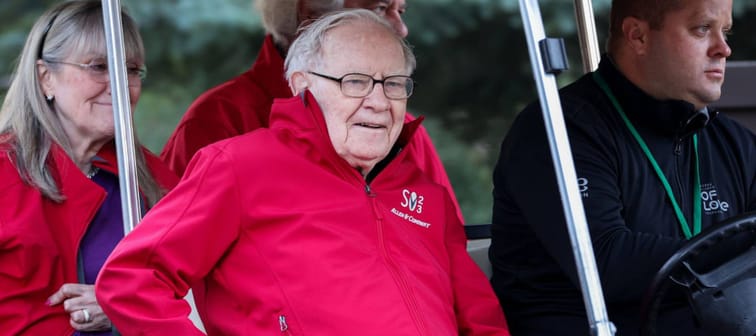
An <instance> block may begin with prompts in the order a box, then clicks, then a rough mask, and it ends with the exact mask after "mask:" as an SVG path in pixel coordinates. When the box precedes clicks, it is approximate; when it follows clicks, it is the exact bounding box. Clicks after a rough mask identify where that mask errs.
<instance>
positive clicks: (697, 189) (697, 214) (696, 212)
mask: <svg viewBox="0 0 756 336" xmlns="http://www.w3.org/2000/svg"><path fill="white" fill-rule="evenodd" d="M593 79H594V80H596V83H598V85H599V87H601V89H602V90H604V93H606V95H607V96H608V97H609V100H611V101H612V104H613V105H614V108H615V109H617V112H619V114H620V116H621V117H622V120H623V121H624V122H625V125H627V128H628V130H630V133H632V134H633V137H635V140H636V141H638V144H639V145H640V147H641V149H642V150H643V153H645V154H646V157H647V158H648V161H649V162H651V166H653V167H654V171H656V175H657V176H659V180H660V181H661V183H662V185H664V190H666V191H667V196H669V200H670V201H671V202H672V206H673V207H674V208H675V214H677V220H678V221H679V222H680V227H681V228H682V231H683V234H685V238H686V239H690V238H691V237H693V236H695V235H697V234H699V233H700V232H701V202H699V201H698V200H697V198H698V195H700V194H701V172H700V169H699V163H698V136H697V135H695V134H694V135H693V149H694V151H695V158H696V162H695V170H696V172H695V174H696V180H695V182H694V185H693V233H691V232H690V227H689V226H688V221H687V220H685V215H683V212H682V210H681V209H680V205H679V204H678V203H677V199H675V194H674V193H672V187H671V186H670V185H669V181H667V178H666V177H665V176H664V172H662V170H661V168H660V167H659V164H658V163H657V162H656V159H654V156H653V154H651V150H649V149H648V146H647V145H646V142H645V141H643V138H641V136H640V134H639V133H638V131H637V130H636V129H635V127H633V124H632V123H631V122H630V119H628V118H627V115H625V111H624V110H623V109H622V106H620V104H619V102H617V98H615V97H614V95H613V94H612V91H611V90H610V89H609V86H608V85H606V82H605V81H604V79H603V78H602V77H601V75H600V74H599V73H598V71H595V72H593Z"/></svg>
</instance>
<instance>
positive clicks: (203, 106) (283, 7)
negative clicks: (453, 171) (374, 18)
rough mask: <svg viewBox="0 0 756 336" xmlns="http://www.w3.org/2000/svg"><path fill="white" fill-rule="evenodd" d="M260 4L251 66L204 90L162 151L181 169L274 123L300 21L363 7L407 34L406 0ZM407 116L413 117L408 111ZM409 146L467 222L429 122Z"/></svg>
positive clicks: (262, 0) (286, 92) (287, 93)
mask: <svg viewBox="0 0 756 336" xmlns="http://www.w3.org/2000/svg"><path fill="white" fill-rule="evenodd" d="M257 4H258V8H259V10H260V12H261V14H262V19H263V24H264V25H265V28H266V31H267V32H268V36H266V37H265V41H264V42H263V46H262V48H261V49H260V53H259V55H258V56H257V60H255V63H254V64H253V65H252V68H251V69H249V70H248V71H246V72H244V73H243V74H241V75H239V76H238V77H235V78H233V79H231V80H229V81H227V82H225V83H223V84H221V85H219V86H216V87H214V88H212V89H210V90H208V91H207V92H205V93H203V94H202V95H201V96H199V97H198V98H197V99H196V100H195V101H194V102H193V103H192V105H191V106H190V107H189V109H188V110H187V111H186V113H185V114H184V116H183V117H182V118H181V121H179V124H178V126H176V129H175V130H174V132H173V134H171V136H170V138H169V139H168V142H167V143H166V145H165V147H164V148H163V151H162V153H161V154H160V157H161V158H162V159H163V161H164V162H166V163H167V164H168V166H169V167H171V169H173V171H174V172H176V174H179V175H183V174H184V171H185V170H186V167H187V164H188V163H189V160H190V159H191V158H192V156H193V155H194V154H195V153H196V152H197V151H198V150H199V149H200V148H202V147H205V146H207V145H209V144H211V143H214V142H216V141H220V140H223V139H227V138H230V137H234V136H237V135H241V134H244V133H247V132H250V131H253V130H256V129H258V128H267V127H268V126H269V117H270V108H271V105H272V104H273V100H274V99H275V98H289V97H291V96H292V93H291V90H290V89H289V87H288V84H287V82H286V78H285V76H284V70H283V69H284V67H283V58H284V57H286V53H287V51H288V48H289V45H290V44H291V42H292V41H293V40H294V37H295V35H296V32H297V28H298V27H299V25H300V24H301V23H303V22H304V23H306V22H308V21H311V20H313V19H317V18H318V17H320V16H322V15H323V14H326V13H328V12H332V11H335V10H339V9H342V8H364V9H369V10H372V11H374V12H376V13H377V14H379V15H380V16H382V17H383V18H384V19H386V21H388V22H389V23H390V24H391V26H392V27H393V28H394V30H396V32H397V33H398V34H399V35H400V36H402V37H406V36H407V34H408V30H407V26H406V25H405V24H404V21H403V20H402V14H403V13H404V11H405V9H406V4H405V0H289V1H281V0H258V3H257ZM405 118H406V120H407V121H412V120H414V117H413V116H411V115H410V114H409V113H407V115H406V117H405ZM405 150H409V151H412V152H413V153H414V154H413V155H412V158H413V160H415V161H416V163H417V164H418V166H419V167H420V169H421V170H422V171H423V172H425V173H426V174H427V175H428V176H430V177H431V178H432V179H433V180H434V181H435V182H437V183H439V184H441V185H443V186H444V187H445V188H446V190H447V191H448V192H449V195H451V198H452V201H453V203H454V206H455V208H456V213H457V216H458V217H459V219H460V221H462V222H464V220H463V217H462V211H461V209H460V208H459V204H458V203H457V199H456V196H455V194H454V190H453V189H452V186H451V183H450V182H449V177H448V176H447V174H446V170H445V169H444V166H443V164H442V162H441V159H440V158H439V156H438V153H436V149H435V147H434V146H433V143H432V142H431V139H430V136H429V135H428V133H427V131H426V130H425V128H424V127H422V126H421V127H420V128H419V129H418V131H417V136H415V137H413V139H412V142H411V143H410V144H409V146H408V147H407V148H406V149H405Z"/></svg>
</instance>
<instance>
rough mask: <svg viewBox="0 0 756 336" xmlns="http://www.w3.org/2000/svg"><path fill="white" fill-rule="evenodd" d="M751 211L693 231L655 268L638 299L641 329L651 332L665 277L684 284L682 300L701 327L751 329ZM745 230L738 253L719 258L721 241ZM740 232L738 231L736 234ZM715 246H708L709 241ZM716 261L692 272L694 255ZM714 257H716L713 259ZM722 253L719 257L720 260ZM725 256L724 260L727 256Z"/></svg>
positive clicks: (755, 307)
mask: <svg viewBox="0 0 756 336" xmlns="http://www.w3.org/2000/svg"><path fill="white" fill-rule="evenodd" d="M755 229H756V212H750V213H746V214H742V215H739V216H736V217H733V218H729V219H727V220H725V221H724V222H722V223H721V224H719V225H715V226H713V227H710V228H708V229H707V230H705V231H704V232H702V233H701V234H699V235H697V236H696V237H693V239H691V240H690V241H688V242H687V243H686V244H685V245H684V246H683V247H682V248H680V249H679V250H678V251H677V252H676V253H675V254H673V255H672V256H671V257H670V258H669V259H668V260H667V262H665V263H664V265H663V266H662V267H661V268H660V269H659V271H658V272H657V273H656V275H655V276H654V278H653V281H652V282H651V285H650V286H649V287H648V289H647V290H646V294H645V296H644V298H643V301H642V304H641V310H640V312H641V324H640V325H641V328H642V329H641V335H644V336H652V335H656V319H657V317H658V315H659V307H660V305H661V301H662V299H663V298H664V294H665V293H666V291H667V290H668V289H669V288H670V285H671V283H673V282H674V283H676V284H678V285H681V286H683V287H685V289H686V291H687V295H688V302H689V304H690V305H691V308H692V310H693V313H694V314H695V315H696V318H697V319H698V322H699V323H700V325H701V326H702V327H703V329H704V330H707V331H709V332H711V333H712V334H719V335H733V336H736V335H748V336H753V335H755V334H756V302H754V301H756V248H754V245H753V238H754V235H753V233H754V232H755V231H754V230H755ZM745 232H750V235H749V236H747V238H748V239H749V241H750V245H748V246H750V247H748V248H747V249H746V250H745V251H744V252H741V253H739V255H737V256H735V257H733V256H732V254H733V253H730V255H728V256H727V258H724V257H723V256H722V255H721V254H722V253H719V254H718V255H714V258H713V259H714V260H711V259H712V258H711V257H712V256H711V253H706V252H710V251H712V250H718V252H722V251H719V249H721V248H722V247H723V246H724V245H722V244H723V243H728V242H731V241H732V242H734V241H735V240H734V239H733V238H734V237H736V235H738V234H739V233H745ZM741 236H742V235H741ZM715 246H717V248H715V249H712V247H715ZM699 256H706V257H709V259H706V261H707V262H709V263H711V264H714V265H718V266H716V267H715V268H714V269H712V270H708V271H706V273H703V274H702V273H699V272H697V271H696V270H695V269H694V267H693V266H692V265H693V264H696V263H695V262H694V261H695V260H699V259H696V257H699ZM717 259H719V260H717ZM722 259H725V260H722ZM728 259H729V260H728Z"/></svg>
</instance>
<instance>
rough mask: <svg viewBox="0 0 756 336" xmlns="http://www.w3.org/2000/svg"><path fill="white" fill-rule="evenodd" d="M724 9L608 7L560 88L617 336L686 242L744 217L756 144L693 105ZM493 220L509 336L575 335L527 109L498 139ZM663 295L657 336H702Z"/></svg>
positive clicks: (688, 0)
mask: <svg viewBox="0 0 756 336" xmlns="http://www.w3.org/2000/svg"><path fill="white" fill-rule="evenodd" d="M731 13H732V0H678V1H673V0H661V1H659V0H614V1H613V4H612V14H611V15H612V16H611V26H610V38H609V41H608V44H607V49H608V53H607V54H605V55H604V56H603V58H602V61H601V63H600V65H599V69H598V70H597V71H596V72H594V73H590V74H587V75H585V76H583V77H582V78H580V79H579V80H578V81H576V82H575V83H573V84H571V85H569V86H568V87H566V88H564V89H562V90H561V91H560V95H561V103H562V106H563V109H564V118H565V120H566V123H567V129H568V133H569V140H570V144H571V147H572V152H573V156H574V160H575V166H576V170H577V175H578V179H579V181H578V183H579V186H580V191H581V195H582V200H583V204H584V207H585V213H586V217H587V221H588V226H589V229H590V233H591V239H592V242H593V248H594V252H595V256H596V262H597V267H598V271H599V276H600V278H601V283H602V287H603V293H604V296H605V300H606V303H607V307H608V310H609V318H610V320H611V321H612V322H613V323H614V324H615V325H616V326H617V328H618V333H617V335H620V336H624V335H637V334H638V332H639V328H640V326H639V324H640V322H639V305H640V300H641V297H642V295H643V292H644V290H645V289H646V288H647V286H648V285H649V284H650V282H651V278H652V276H653V275H654V274H655V273H656V271H657V270H658V269H659V267H660V266H661V265H662V264H663V263H664V262H665V261H666V260H667V259H668V258H669V257H670V256H671V255H672V254H673V253H674V252H675V251H676V250H677V249H679V247H680V246H682V245H683V244H684V243H685V242H686V240H687V239H688V238H690V237H691V236H694V235H695V234H697V233H698V232H700V230H701V229H702V228H704V229H705V228H706V227H708V226H712V225H715V224H716V223H719V222H721V221H722V220H724V219H726V218H728V217H732V216H734V215H737V214H740V213H744V212H749V211H754V210H756V136H755V135H754V134H753V133H752V132H750V131H749V130H747V129H746V128H744V127H742V126H740V125H738V124H736V123H735V122H733V121H732V120H730V119H728V118H726V117H725V116H722V115H718V114H717V113H716V112H715V111H712V110H709V109H707V107H706V105H707V104H710V103H711V102H714V101H716V100H717V99H719V96H720V88H721V85H722V82H723V80H724V70H725V59H726V58H727V57H728V56H729V55H730V53H731V50H730V47H729V46H728V45H727V42H726V35H727V34H728V33H729V31H730V29H731V25H732V18H731V17H732V14H731ZM634 133H635V134H634ZM652 162H653V163H652ZM654 163H655V164H654ZM654 165H656V166H658V169H655V168H654ZM493 224H494V225H493V229H492V230H493V242H492V246H491V250H490V252H489V253H490V257H491V262H492V264H493V278H492V283H493V286H494V289H495V290H496V292H497V295H498V296H499V300H500V301H501V305H502V307H503V308H504V311H505V313H506V315H507V320H508V321H509V324H510V330H511V332H512V335H514V336H529V335H589V334H590V333H589V329H588V319H587V317H586V312H585V306H584V303H583V300H582V296H581V292H580V287H579V285H578V278H577V277H578V276H577V271H576V266H575V262H574V259H573V254H572V248H571V246H570V242H569V236H568V233H567V228H566V224H565V220H564V215H563V211H562V208H561V203H560V196H559V191H558V189H557V184H556V177H555V173H554V169H553V165H552V162H551V156H550V155H549V147H548V143H547V137H546V134H545V127H544V123H543V118H542V116H541V110H540V106H539V105H538V104H532V105H530V106H529V107H527V108H526V109H525V110H524V111H523V112H522V113H521V114H520V115H519V116H518V118H517V120H516V121H515V123H514V124H513V126H512V128H511V130H510V131H509V133H508V134H507V137H506V139H505V140H504V142H503V144H502V148H501V153H500V157H499V161H498V163H497V166H496V169H495V172H494V211H493ZM668 299H669V300H667V301H668V302H667V303H665V305H664V308H663V309H662V311H661V313H660V317H659V321H658V324H657V330H658V334H659V335H686V336H689V335H700V334H702V331H701V330H698V329H696V327H695V325H694V321H693V317H692V313H691V311H690V309H689V308H688V306H687V304H686V302H685V300H684V298H683V297H682V296H680V295H677V296H673V297H670V298H668Z"/></svg>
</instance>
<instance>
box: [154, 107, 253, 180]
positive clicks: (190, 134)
mask: <svg viewBox="0 0 756 336" xmlns="http://www.w3.org/2000/svg"><path fill="white" fill-rule="evenodd" d="M199 99H201V100H199V101H197V102H196V103H194V104H192V106H190V107H189V109H188V110H187V111H186V114H185V115H184V117H183V118H182V119H181V121H180V122H179V124H178V126H176V130H175V131H173V134H171V136H170V138H168V141H167V142H166V144H165V147H164V148H163V151H162V152H161V153H160V158H161V159H162V160H163V162H165V163H166V164H167V165H168V167H169V168H170V169H171V170H173V172H175V173H176V175H178V176H182V175H184V172H185V171H186V168H187V165H188V164H189V161H191V159H192V156H194V154H195V153H197V152H198V151H199V150H200V149H202V148H203V147H205V146H207V145H210V144H213V143H215V142H218V141H220V140H224V139H228V138H230V137H232V136H235V135H238V134H236V133H234V132H233V130H234V129H235V125H234V124H233V121H232V120H229V118H228V117H227V116H229V115H233V114H235V113H237V112H235V111H237V108H236V107H235V106H234V104H233V103H232V102H230V101H226V100H223V99H213V98H204V96H203V97H201V98H199Z"/></svg>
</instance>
